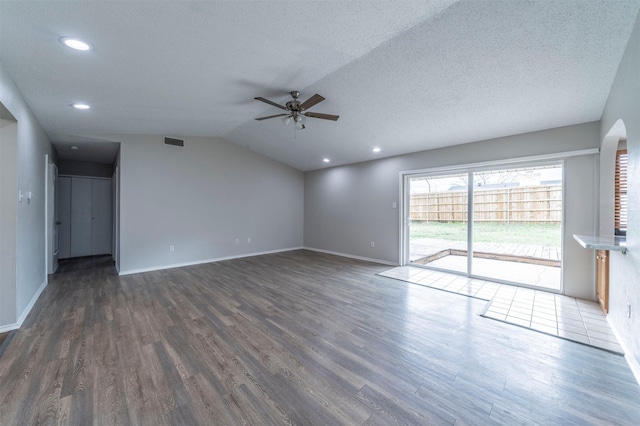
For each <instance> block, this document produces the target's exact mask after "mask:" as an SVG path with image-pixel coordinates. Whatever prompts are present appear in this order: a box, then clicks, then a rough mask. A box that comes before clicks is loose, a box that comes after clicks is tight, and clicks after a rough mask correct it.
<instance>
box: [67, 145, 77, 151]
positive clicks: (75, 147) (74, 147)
mask: <svg viewBox="0 0 640 426" xmlns="http://www.w3.org/2000/svg"><path fill="white" fill-rule="evenodd" d="M69 149H72V150H74V151H75V150H77V149H79V148H78V147H77V146H75V145H72V146H70V147H69Z"/></svg>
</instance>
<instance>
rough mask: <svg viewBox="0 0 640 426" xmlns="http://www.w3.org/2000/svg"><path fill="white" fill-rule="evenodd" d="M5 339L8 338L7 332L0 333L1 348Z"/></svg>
mask: <svg viewBox="0 0 640 426" xmlns="http://www.w3.org/2000/svg"><path fill="white" fill-rule="evenodd" d="M7 337H9V332H6V333H0V346H2V343H4V339H6V338H7Z"/></svg>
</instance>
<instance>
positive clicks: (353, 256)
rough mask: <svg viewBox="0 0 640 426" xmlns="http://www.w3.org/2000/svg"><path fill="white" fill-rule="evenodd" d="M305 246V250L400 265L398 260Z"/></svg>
mask: <svg viewBox="0 0 640 426" xmlns="http://www.w3.org/2000/svg"><path fill="white" fill-rule="evenodd" d="M303 248H304V249H305V250H310V251H317V252H318V253H326V254H333V255H335V256H341V257H348V258H350V259H357V260H364V261H365V262H372V263H380V264H382V265H389V266H398V264H397V263H396V262H389V261H388V260H380V259H374V258H371V257H363V256H355V255H353V254H347V253H340V252H337V251H331V250H322V249H319V248H313V247H303Z"/></svg>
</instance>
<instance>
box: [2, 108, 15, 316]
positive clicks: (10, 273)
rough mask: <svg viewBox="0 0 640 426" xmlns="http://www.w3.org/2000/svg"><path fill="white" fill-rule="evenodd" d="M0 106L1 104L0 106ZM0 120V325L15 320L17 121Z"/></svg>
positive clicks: (11, 119)
mask: <svg viewBox="0 0 640 426" xmlns="http://www.w3.org/2000/svg"><path fill="white" fill-rule="evenodd" d="M0 108H2V106H1V105H0ZM3 116H4V117H5V118H6V119H0V242H1V244H0V295H1V297H0V327H1V326H3V325H7V324H13V323H15V322H16V318H17V315H16V247H17V246H16V224H17V221H18V203H17V202H16V190H17V188H18V139H17V138H18V134H17V132H18V124H17V123H16V121H15V120H13V117H10V114H8V113H7V114H6V115H3Z"/></svg>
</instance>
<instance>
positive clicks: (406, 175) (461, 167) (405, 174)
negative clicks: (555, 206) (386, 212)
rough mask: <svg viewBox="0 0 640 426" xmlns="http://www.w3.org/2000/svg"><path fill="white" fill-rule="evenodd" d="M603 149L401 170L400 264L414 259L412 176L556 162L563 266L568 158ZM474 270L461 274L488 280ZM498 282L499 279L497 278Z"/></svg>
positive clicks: (470, 208)
mask: <svg viewBox="0 0 640 426" xmlns="http://www.w3.org/2000/svg"><path fill="white" fill-rule="evenodd" d="M598 152H599V150H598V149H597V148H593V149H583V150H578V151H570V152H560V153H555V154H546V155H536V156H529V157H520V158H512V159H504V160H495V161H485V162H478V163H467V164H458V165H451V166H442V167H432V168H427V169H416V170H406V171H401V172H400V173H399V190H400V197H401V200H402V202H401V203H400V209H399V210H400V211H399V212H398V213H399V221H398V223H399V236H400V238H399V240H400V244H399V246H400V247H399V260H400V262H399V265H400V266H405V265H410V264H411V262H410V261H409V255H410V253H409V244H410V238H409V231H408V227H409V224H410V220H409V204H410V193H409V179H411V178H412V177H416V176H437V175H442V174H454V173H473V172H479V171H483V170H492V169H505V168H511V167H514V168H520V167H528V166H543V165H552V164H562V173H563V179H562V192H563V198H562V215H561V216H562V224H561V240H560V241H561V248H562V249H563V250H562V251H563V256H562V260H561V268H564V252H565V250H564V227H565V214H566V208H565V196H564V193H565V189H566V167H565V161H564V160H565V159H567V158H570V157H576V156H582V155H591V154H597V153H598ZM469 197H470V199H469V206H468V209H469V214H473V202H472V201H473V198H472V197H473V191H472V190H471V191H469ZM471 222H472V221H470V226H469V227H468V229H467V232H468V240H467V244H468V245H469V246H472V241H471V237H472V232H473V229H472V227H473V225H472V224H471ZM471 250H472V247H469V250H468V255H467V256H468V257H467V262H470V259H469V257H471V256H473V253H472V252H471ZM414 266H419V267H425V268H429V269H437V270H441V269H438V268H433V267H427V266H422V265H414ZM469 270H470V269H469V268H467V273H466V274H462V273H460V275H464V276H468V277H471V278H479V279H486V277H476V276H475V275H473V274H469V273H468V271H469ZM445 272H448V273H453V274H454V273H455V272H453V271H445ZM563 278H564V274H561V283H560V287H561V289H560V291H559V292H560V293H563V292H564V279H563ZM497 282H498V281H497ZM507 284H515V285H518V286H522V287H526V285H522V284H519V283H507Z"/></svg>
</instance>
